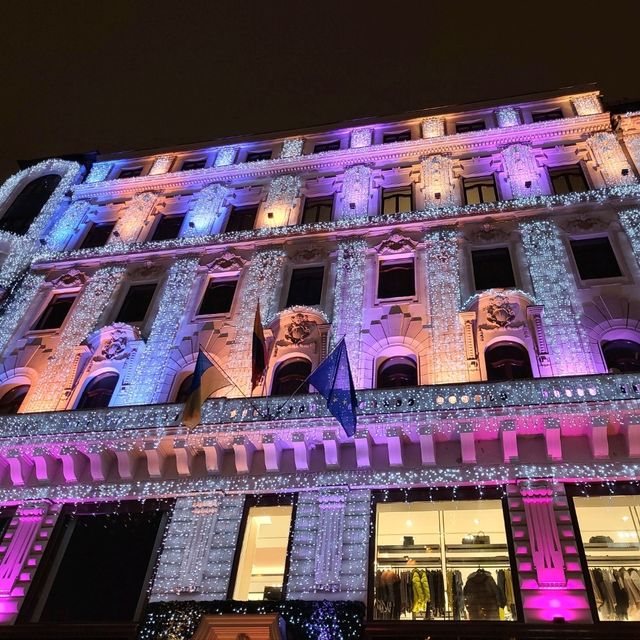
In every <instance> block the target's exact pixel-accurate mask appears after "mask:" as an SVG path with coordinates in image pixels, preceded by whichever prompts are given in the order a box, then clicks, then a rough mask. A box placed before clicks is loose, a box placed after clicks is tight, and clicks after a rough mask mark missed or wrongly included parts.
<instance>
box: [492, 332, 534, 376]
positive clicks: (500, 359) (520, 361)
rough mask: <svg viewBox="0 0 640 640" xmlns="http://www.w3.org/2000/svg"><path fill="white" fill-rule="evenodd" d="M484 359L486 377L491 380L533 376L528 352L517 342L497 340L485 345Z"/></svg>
mask: <svg viewBox="0 0 640 640" xmlns="http://www.w3.org/2000/svg"><path fill="white" fill-rule="evenodd" d="M484 361H485V365H486V367H487V379H488V380H490V381H493V382H499V381H501V380H522V379H525V378H532V377H533V373H532V371H531V360H530V359H529V352H528V351H527V350H526V349H525V348H524V347H523V346H522V345H521V344H518V343H517V342H506V341H505V342H497V343H496V344H493V345H491V346H490V347H487V349H486V351H485V352H484Z"/></svg>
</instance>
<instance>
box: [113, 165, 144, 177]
mask: <svg viewBox="0 0 640 640" xmlns="http://www.w3.org/2000/svg"><path fill="white" fill-rule="evenodd" d="M143 171H144V166H142V165H140V166H137V165H136V166H132V167H122V168H120V169H119V170H118V175H117V176H116V180H131V179H132V178H140V177H141V176H142V172H143ZM128 172H130V173H134V175H130V176H123V175H122V174H123V173H128Z"/></svg>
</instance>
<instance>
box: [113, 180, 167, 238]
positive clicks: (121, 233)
mask: <svg viewBox="0 0 640 640" xmlns="http://www.w3.org/2000/svg"><path fill="white" fill-rule="evenodd" d="M157 202H158V195H157V194H156V193H154V192H152V191H145V192H144V193H138V194H137V195H135V196H134V197H133V198H132V199H131V201H130V202H129V204H128V205H127V206H126V207H125V208H124V209H123V211H122V212H121V214H120V217H119V218H118V222H117V223H116V226H115V228H114V230H113V233H112V234H111V237H110V239H109V243H116V242H124V243H127V242H133V241H134V240H135V239H136V238H137V237H138V234H139V233H140V230H141V229H142V228H143V225H144V222H145V220H146V218H147V216H149V215H150V214H151V212H152V211H153V209H154V207H155V206H156V204H157Z"/></svg>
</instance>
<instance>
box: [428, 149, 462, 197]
mask: <svg viewBox="0 0 640 640" xmlns="http://www.w3.org/2000/svg"><path fill="white" fill-rule="evenodd" d="M420 169H421V172H422V194H423V197H424V204H425V207H444V206H450V205H458V204H460V202H459V200H460V199H459V196H458V194H457V193H456V188H455V187H456V180H455V178H454V176H453V160H452V159H451V158H450V157H449V156H444V155H441V154H438V155H434V156H427V157H426V158H422V161H421V162H420Z"/></svg>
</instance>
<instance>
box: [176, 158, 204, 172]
mask: <svg viewBox="0 0 640 640" xmlns="http://www.w3.org/2000/svg"><path fill="white" fill-rule="evenodd" d="M188 164H202V166H201V167H189V168H187V167H186V165H188ZM206 168H207V157H206V156H205V157H204V158H185V159H184V160H183V161H182V164H181V165H180V171H199V170H201V169H206Z"/></svg>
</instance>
